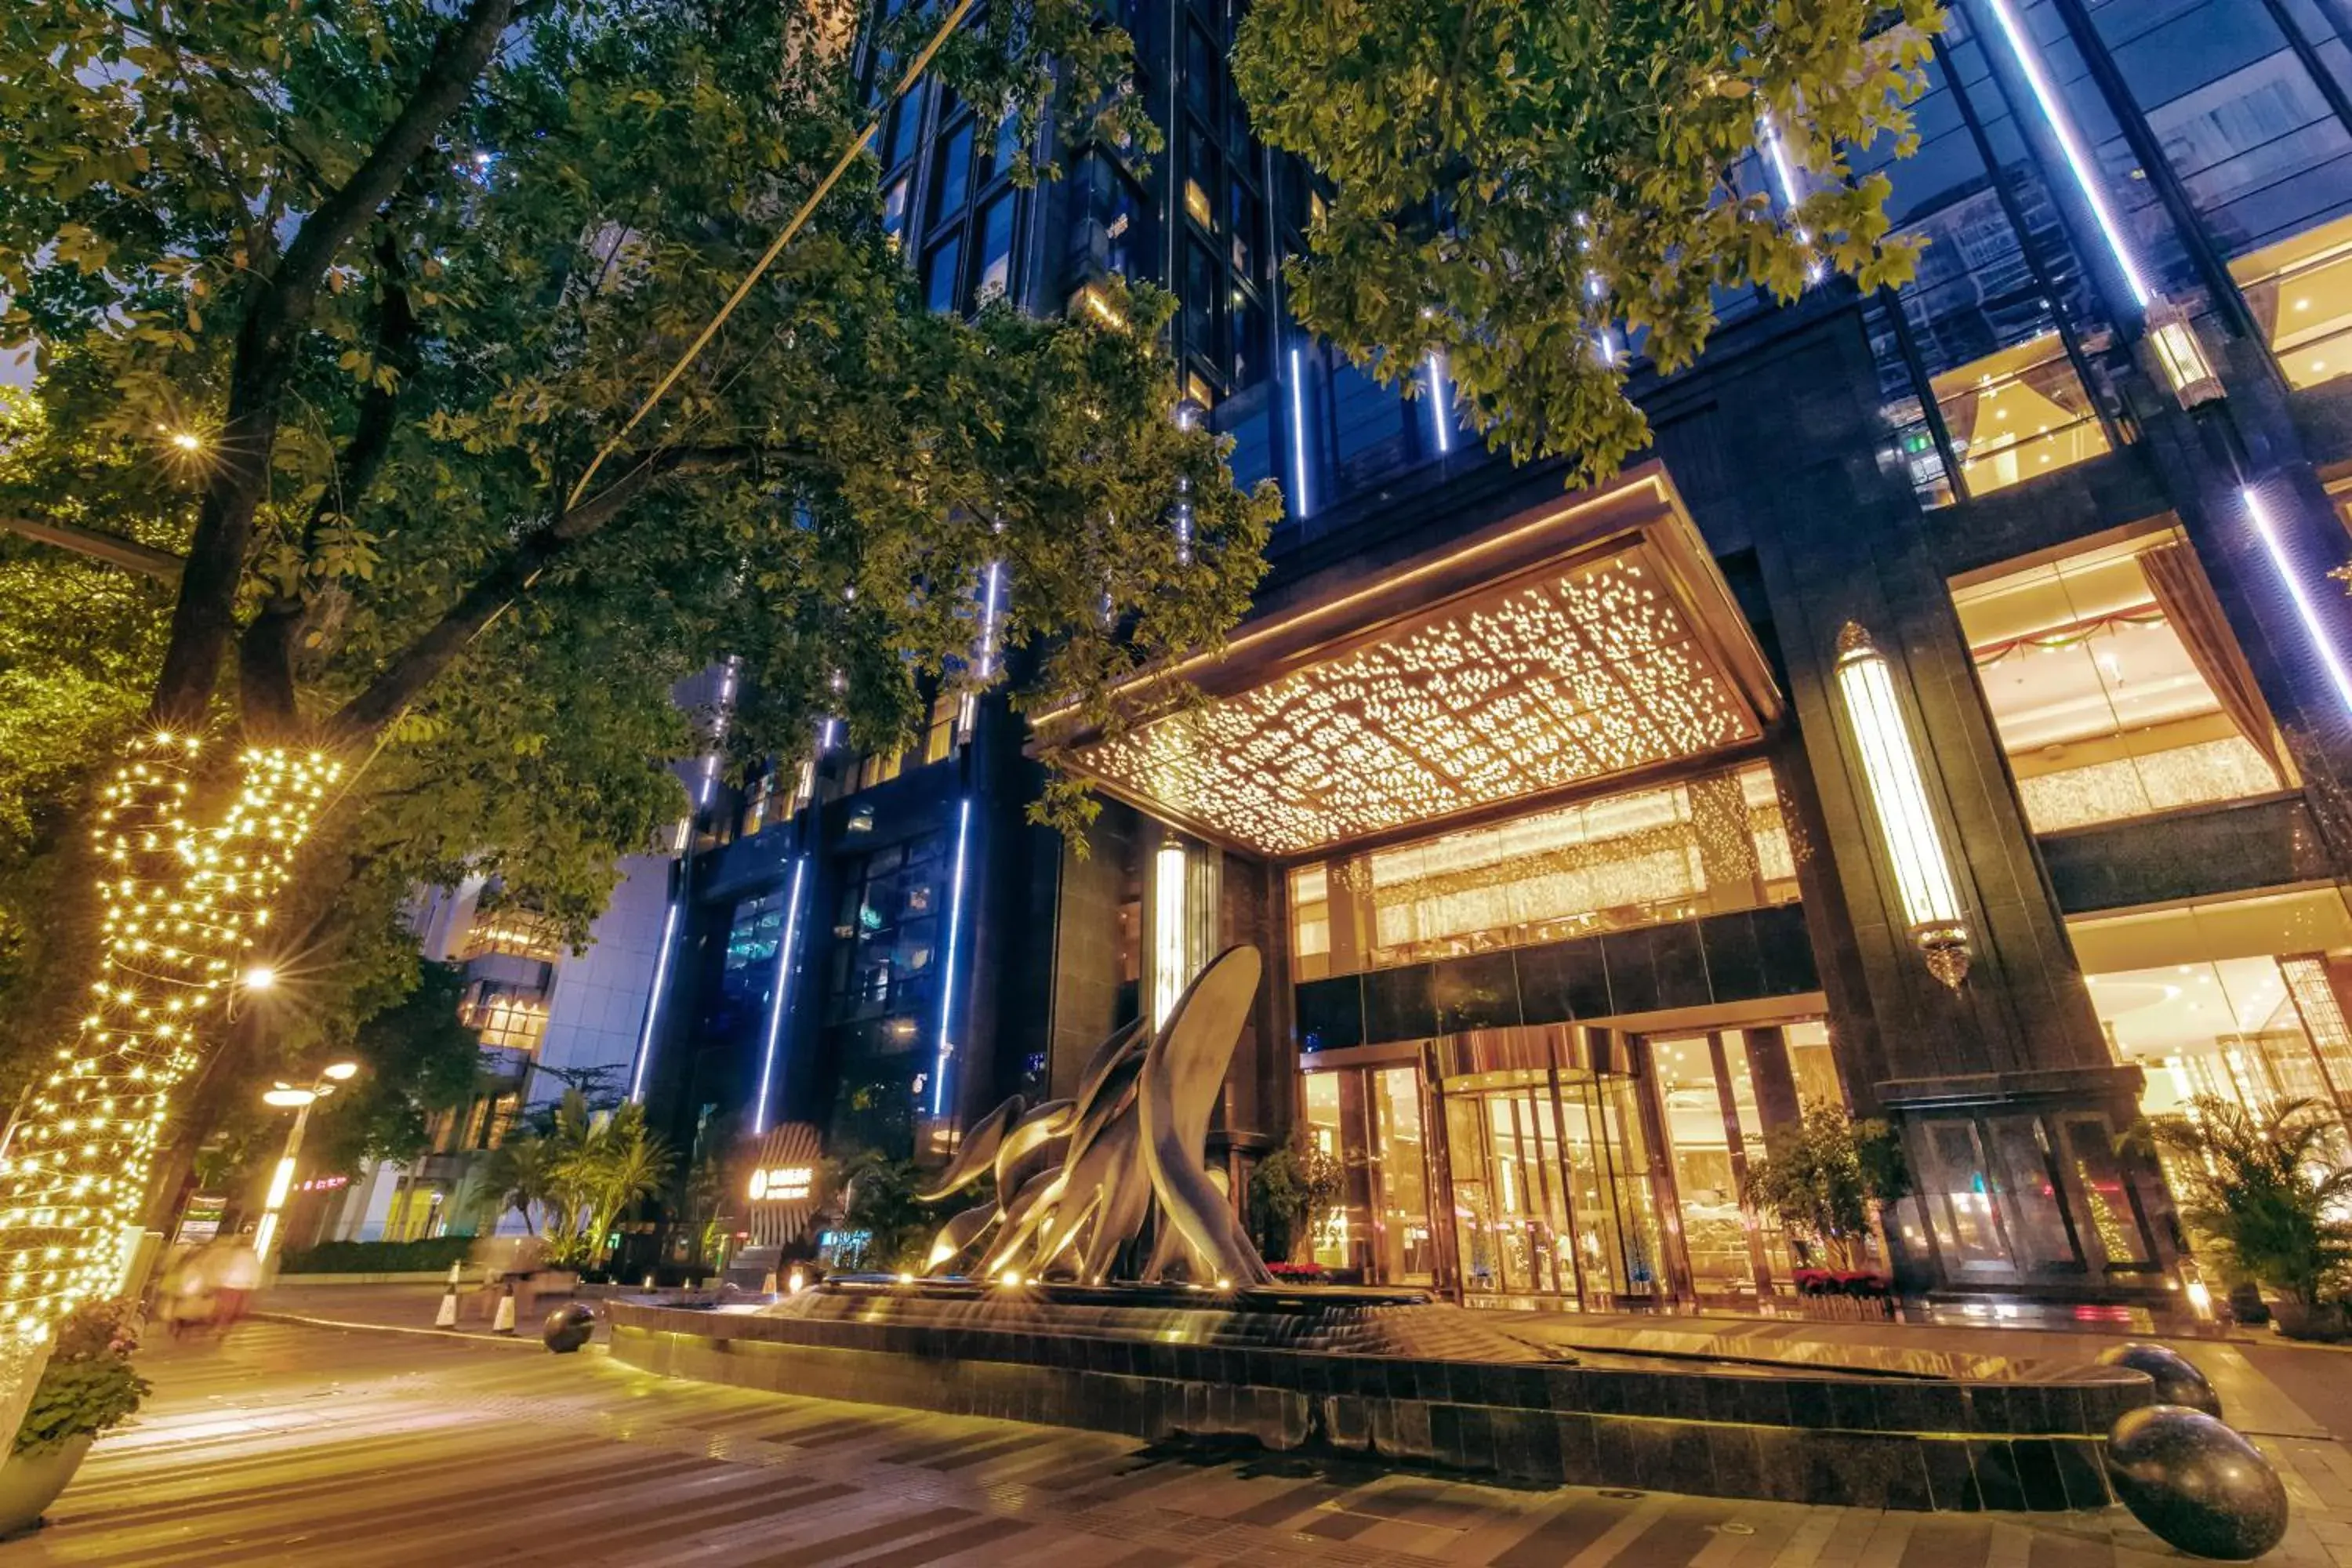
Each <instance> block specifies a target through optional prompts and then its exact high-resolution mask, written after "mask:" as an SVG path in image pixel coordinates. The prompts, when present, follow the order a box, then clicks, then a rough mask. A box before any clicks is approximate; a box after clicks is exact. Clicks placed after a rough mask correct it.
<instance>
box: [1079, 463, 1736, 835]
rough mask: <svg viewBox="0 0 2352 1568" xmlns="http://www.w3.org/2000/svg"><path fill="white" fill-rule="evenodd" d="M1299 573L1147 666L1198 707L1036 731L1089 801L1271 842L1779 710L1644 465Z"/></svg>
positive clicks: (1564, 771)
mask: <svg viewBox="0 0 2352 1568" xmlns="http://www.w3.org/2000/svg"><path fill="white" fill-rule="evenodd" d="M1317 586H1318V585H1317V584H1313V583H1309V584H1307V589H1308V590H1309V591H1308V592H1307V593H1305V594H1298V595H1290V596H1289V602H1287V603H1285V604H1282V605H1276V606H1275V607H1273V608H1271V609H1269V610H1266V611H1265V612H1263V613H1262V614H1260V615H1258V616H1253V617H1252V618H1251V619H1250V620H1249V621H1246V622H1244V624H1243V626H1241V627H1240V628H1239V629H1238V630H1237V631H1236V633H1235V634H1234V637H1232V638H1231V639H1229V642H1228V646H1227V648H1226V651H1225V654H1224V656H1223V658H1218V659H1215V660H1211V659H1208V658H1195V659H1192V660H1189V661H1187V662H1186V663H1185V664H1183V665H1181V666H1179V667H1177V668H1176V669H1175V670H1173V671H1171V672H1165V673H1166V674H1173V675H1176V676H1178V677H1181V679H1188V680H1190V681H1192V683H1193V684H1194V685H1195V686H1196V687H1198V688H1199V689H1201V690H1202V691H1203V692H1204V693H1206V694H1208V695H1209V696H1210V697H1211V698H1212V699H1213V700H1212V701H1210V702H1208V703H1206V704H1205V705H1202V706H1197V707H1192V708H1188V709H1186V710H1181V711H1178V712H1174V713H1171V714H1168V715H1165V716H1163V717H1160V718H1158V719H1155V720H1153V721H1150V722H1148V723H1145V724H1141V725H1139V726H1138V727H1136V728H1134V729H1131V730H1129V731H1126V732H1125V733H1122V734H1118V735H1116V736H1111V737H1108V738H1101V739H1096V740H1092V741H1087V740H1086V739H1085V738H1084V737H1054V735H1053V720H1052V719H1050V718H1049V719H1048V720H1047V721H1045V723H1044V724H1043V725H1042V726H1041V728H1042V729H1043V730H1044V731H1045V734H1046V735H1047V737H1048V738H1063V739H1067V740H1070V741H1072V742H1075V743H1074V744H1073V746H1072V749H1071V752H1070V763H1071V765H1072V766H1073V767H1074V768H1075V769H1076V771H1078V772H1079V773H1083V774H1086V775H1087V776H1088V777H1090V778H1091V779H1092V780H1094V781H1095V783H1096V784H1097V786H1098V787H1100V788H1102V789H1103V790H1104V791H1106V792H1107V793H1108V794H1111V795H1117V796H1119V797H1121V798H1123V799H1126V800H1128V801H1129V802H1130V803H1131V804H1133V805H1137V806H1138V807H1139V808H1141V809H1143V810H1145V811H1148V812H1150V813H1151V814H1152V815H1153V816H1159V817H1160V818H1162V819H1163V820H1166V821H1169V822H1171V823H1174V824H1176V825H1178V826H1180V827H1182V828H1184V829H1186V830H1188V831H1191V832H1194V833H1197V834H1200V835H1202V837H1207V838H1210V839H1212V840H1214V841H1218V842H1222V843H1224V844H1227V845H1230V846H1232V847H1237V848H1241V849H1244V850H1247V851H1250V852H1252V853H1255V854H1260V855H1265V856H1269V857H1274V858H1295V857H1298V856H1302V855H1307V854H1309V853H1312V852H1315V851H1318V850H1322V849H1328V848H1330V847H1335V846H1339V845H1343V844H1349V843H1354V842H1358V841H1360V840H1364V839H1370V838H1379V837H1389V836H1392V835H1394V834H1396V833H1398V832H1399V831H1401V830H1414V829H1420V828H1424V827H1434V826H1442V825H1446V824H1451V823H1455V822H1458V821H1461V820H1463V819H1465V818H1469V817H1475V816H1484V815H1488V814H1490V813H1492V812H1493V811H1495V810H1496V809H1498V808H1503V807H1507V806H1515V805H1520V804H1533V803H1536V802H1538V801H1543V802H1549V801H1551V800H1555V799H1559V798H1561V797H1572V796H1574V795H1580V794H1585V793H1591V792H1592V791H1593V790H1595V789H1596V788H1597V787H1602V786H1605V785H1607V784H1609V783H1610V782H1611V781H1615V780H1619V779H1622V778H1623V777H1625V776H1626V775H1646V774H1650V773H1654V772H1657V771H1659V770H1661V769H1662V768H1670V767H1672V766H1673V765H1674V764H1676V763H1682V762H1685V761H1689V760H1693V759H1697V758H1702V757H1706V756H1708V755H1710V754H1713V753H1716V752H1725V751H1730V750H1735V749H1738V748H1739V747H1741V746H1743V745H1745V744H1748V743H1750V742H1756V741H1758V740H1759V739H1760V738H1761V736H1762V734H1763V731H1764V726H1765V725H1766V724H1767V723H1768V722H1769V721H1770V720H1771V719H1772V717H1773V716H1774V715H1775V714H1776V713H1777V712H1778V711H1779V710H1780V695H1779V693H1778V691H1777V690H1776V689H1775V688H1774V686H1773V684H1772V679H1771V676H1770V674H1769V670H1768V668H1767V667H1766V665H1765V661H1764V658H1763V655H1762V653H1761V652H1760V650H1759V649H1758V647H1757V646H1756V642H1755V638H1754V637H1753V636H1752V635H1751V634H1750V632H1749V631H1748V625H1747V622H1746V620H1745V619H1744V618H1743V617H1742V616H1741V615H1740V614H1739V611H1738V607H1737V605H1735V604H1734V603H1733V600H1732V597H1731V594H1730V591H1729V589H1728V587H1727V585H1726V584H1725V583H1724V581H1723V578H1722V575H1721V574H1720V573H1718V572H1717V569H1716V566H1715V563H1714V561H1713V560H1712V558H1711V557H1710V556H1709V555H1708V553H1707V552H1706V546H1705V544H1704V543H1703V542H1702V541H1701V540H1700V538H1699V535H1698V532H1697V531H1696V529H1695V528H1694V527H1693V526H1692V524H1691V521H1690V518H1689V515H1688V513H1687V512H1685V510H1684V509H1683V506H1682V503H1681V500H1680V499H1679V498H1678V497H1676V496H1675V492H1674V488H1673V486H1672V484H1671V483H1670V482H1669V481H1668V480H1667V479H1666V475H1665V469H1664V466H1663V465H1661V464H1656V463H1653V464H1649V465H1646V466H1645V467H1643V468H1639V469H1636V470H1634V471H1633V472H1631V473H1629V474H1627V475H1625V476H1623V477H1622V478H1621V479H1619V480H1617V481H1616V482H1615V483H1613V484H1611V485H1609V486H1607V487H1605V488H1603V489H1598V490H1593V491H1586V492H1580V493H1579V494H1576V495H1571V496H1564V497H1562V498H1561V499H1560V500H1559V502H1558V503H1557V504H1554V505H1551V506H1548V507H1546V508H1544V509H1542V510H1539V511H1538V512H1534V513H1529V514H1523V515H1521V516H1518V517H1515V518H1512V519H1509V520H1507V521H1504V522H1501V523H1498V524H1496V525H1495V526H1494V527H1492V528H1489V529H1486V530H1485V531H1481V532H1479V533H1476V534H1474V535H1471V536H1468V537H1467V538H1465V539H1463V540H1460V541H1456V542H1453V543H1451V544H1449V545H1448V546H1447V547H1446V548H1444V549H1443V550H1441V551H1436V552H1430V553H1428V554H1424V555H1422V556H1419V557H1415V558H1413V559H1411V560H1408V561H1404V562H1401V563H1396V564H1394V565H1391V566H1386V567H1376V568H1373V569H1372V570H1371V571H1370V573H1369V574H1360V575H1358V576H1356V577H1354V578H1352V579H1351V580H1349V581H1347V582H1344V583H1336V584H1325V585H1323V586H1322V587H1321V591H1320V592H1316V591H1314V590H1315V589H1316V588H1317ZM1151 679H1164V675H1163V676H1161V677H1154V678H1151ZM1139 684H1140V683H1139Z"/></svg>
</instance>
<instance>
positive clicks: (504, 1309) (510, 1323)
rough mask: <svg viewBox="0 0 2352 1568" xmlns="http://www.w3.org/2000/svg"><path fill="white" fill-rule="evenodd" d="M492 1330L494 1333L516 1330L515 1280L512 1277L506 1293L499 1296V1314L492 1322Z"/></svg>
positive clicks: (508, 1332) (506, 1332)
mask: <svg viewBox="0 0 2352 1568" xmlns="http://www.w3.org/2000/svg"><path fill="white" fill-rule="evenodd" d="M490 1332H492V1333H494V1334H510V1333H513V1332H514V1281H513V1280H511V1279H509V1280H508V1281H507V1289H506V1293H505V1294H504V1295H502V1296H500V1297H499V1315H498V1318H497V1319H496V1321H493V1322H492V1323H491V1324H490Z"/></svg>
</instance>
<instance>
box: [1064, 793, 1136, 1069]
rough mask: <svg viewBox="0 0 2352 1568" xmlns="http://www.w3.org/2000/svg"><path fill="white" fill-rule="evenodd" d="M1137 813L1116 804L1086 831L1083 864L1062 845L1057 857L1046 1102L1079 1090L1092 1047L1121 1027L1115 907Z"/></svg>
mask: <svg viewBox="0 0 2352 1568" xmlns="http://www.w3.org/2000/svg"><path fill="white" fill-rule="evenodd" d="M1138 826H1139V824H1138V821H1137V818H1136V815H1135V813H1134V812H1133V811H1131V810H1129V808H1128V807H1126V806H1124V805H1120V804H1119V803H1118V802H1117V801H1114V800H1107V801H1105V802H1103V807H1102V813H1101V815H1100V816H1097V817H1096V818H1095V821H1094V825H1093V826H1091V827H1089V828H1088V829H1087V855H1085V856H1084V857H1083V858H1082V857H1080V855H1079V854H1078V852H1077V850H1076V848H1074V847H1071V846H1069V845H1067V844H1062V845H1060V846H1059V853H1058V854H1057V855H1056V857H1055V861H1056V865H1057V867H1058V869H1059V876H1058V879H1057V885H1058V887H1059V889H1060V892H1061V897H1060V900H1059V901H1058V902H1057V904H1056V905H1055V910H1054V916H1053V927H1052V929H1053V945H1054V978H1053V992H1052V1006H1051V1012H1050V1023H1049V1026H1048V1032H1047V1036H1046V1043H1045V1050H1046V1089H1047V1093H1048V1097H1049V1098H1055V1099H1059V1098H1064V1097H1066V1096H1069V1095H1072V1094H1075V1093H1076V1092H1077V1087H1078V1073H1079V1072H1080V1070H1081V1069H1082V1068H1085V1066H1086V1064H1087V1058H1088V1057H1089V1056H1091V1055H1092V1054H1093V1052H1094V1048H1095V1047H1097V1046H1099V1045H1101V1044H1102V1043H1103V1041H1104V1040H1105V1039H1107V1038H1108V1037H1109V1035H1110V1032H1111V1031H1112V1030H1113V1029H1115V1028H1117V1027H1118V1026H1119V1025H1120V1024H1122V1023H1124V1022H1126V1016H1124V1015H1123V1012H1122V1009H1121V1006H1120V1003H1121V994H1120V991H1121V988H1120V982H1119V973H1118V907H1119V905H1120V903H1121V902H1122V901H1123V900H1125V898H1126V895H1127V889H1128V888H1129V885H1130V883H1131V881H1132V879H1133V878H1134V876H1135V867H1136V855H1137V852H1138V850H1137V829H1138Z"/></svg>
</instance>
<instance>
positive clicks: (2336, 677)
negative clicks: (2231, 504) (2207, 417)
mask: <svg viewBox="0 0 2352 1568" xmlns="http://www.w3.org/2000/svg"><path fill="white" fill-rule="evenodd" d="M2238 493H2239V495H2240V496H2241V497H2242V498H2243V499H2244V500H2245V503H2246V516H2247V518H2248V520H2249V521H2252V523H2253V525H2254V533H2255V535H2256V536H2257V537H2258V538H2260V539H2261V540H2262V542H2263V549H2264V550H2267V551H2269V552H2270V557H2271V564H2272V565H2273V566H2274V567H2276V568H2277V569H2278V574H2279V581H2280V582H2282V583H2284V584H2286V592H2287V596H2288V597H2289V598H2291V599H2293V600H2294V613H2295V614H2296V615H2298V616H2301V617H2302V618H2303V629H2304V630H2305V632H2307V633H2309V634H2310V636H2311V646H2312V647H2313V648H2314V649H2315V650H2316V651H2317V652H2318V654H2319V662H2320V663H2321V664H2322V665H2324V666H2326V669H2327V679H2329V680H2331V681H2333V682H2334V683H2335V686H2336V697H2337V699H2338V700H2341V701H2342V702H2343V704H2344V706H2345V708H2346V709H2347V710H2352V670H2347V668H2345V666H2344V658H2343V656H2342V655H2341V654H2339V653H2337V652H2336V643H2335V640H2334V639H2333V638H2331V637H2329V636H2328V635H2327V628H2326V626H2325V625H2324V624H2322V623H2321V621H2320V618H2319V606H2318V605H2315V604H2313V603H2312V602H2311V595H2310V594H2309V593H2307V592H2306V591H2305V588H2304V585H2303V577H2302V575H2301V574H2299V573H2298V572H2297V571H2296V570H2295V565H2294V560H2293V559H2292V558H2291V557H2289V556H2288V554H2287V552H2286V543H2285V542H2284V541H2283V540H2282V539H2280V538H2279V536H2278V531H2277V530H2276V529H2275V528H2274V527H2273V525H2272V523H2271V514H2270V509H2269V508H2267V507H2265V506H2264V505H2263V498H2262V494H2261V492H2260V491H2258V490H2256V489H2254V487H2253V486H2252V485H2247V486H2244V487H2243V488H2242V489H2240V490H2239V492H2238Z"/></svg>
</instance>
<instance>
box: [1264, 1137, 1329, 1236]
mask: <svg viewBox="0 0 2352 1568" xmlns="http://www.w3.org/2000/svg"><path fill="white" fill-rule="evenodd" d="M1346 1184H1347V1173H1346V1172H1345V1171H1344V1170H1343V1169H1342V1168H1341V1166H1340V1164H1339V1161H1338V1160H1337V1159H1335V1158H1333V1157H1332V1156H1331V1155H1329V1154H1328V1153H1325V1152H1323V1150H1322V1149H1320V1148H1319V1147H1318V1146H1317V1145H1316V1144H1314V1143H1312V1142H1309V1141H1308V1140H1307V1136H1306V1135H1305V1134H1303V1133H1301V1134H1298V1135H1295V1136H1293V1137H1292V1139H1291V1141H1290V1142H1288V1143H1286V1144H1285V1145H1283V1146H1282V1147H1281V1148H1279V1149H1276V1151H1275V1152H1273V1153H1271V1154H1268V1155H1267V1156H1266V1157H1265V1159H1263V1160H1260V1161H1259V1162H1258V1163H1257V1169H1256V1170H1255V1171H1254V1172H1252V1173H1251V1174H1250V1184H1249V1195H1250V1213H1251V1215H1252V1216H1253V1217H1254V1218H1255V1220H1256V1222H1257V1244H1258V1251H1259V1253H1260V1255H1261V1256H1263V1257H1264V1258H1266V1259H1267V1261H1268V1262H1269V1263H1287V1262H1291V1261H1294V1260H1297V1261H1305V1260H1304V1259H1302V1258H1300V1257H1299V1255H1300V1254H1301V1253H1303V1252H1306V1251H1307V1249H1308V1248H1310V1247H1312V1246H1313V1245H1314V1239H1315V1228H1316V1226H1317V1224H1318V1222H1320V1221H1321V1219H1322V1218H1323V1216H1324V1215H1328V1213H1329V1212H1330V1209H1331V1205H1333V1204H1335V1203H1337V1202H1339V1194H1340V1192H1341V1190H1342V1189H1343V1188H1344V1187H1345V1185H1346Z"/></svg>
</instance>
